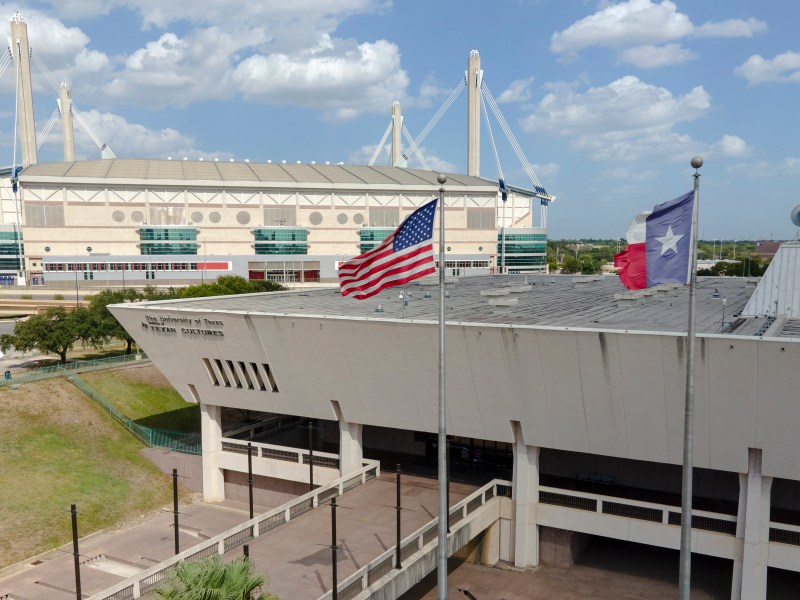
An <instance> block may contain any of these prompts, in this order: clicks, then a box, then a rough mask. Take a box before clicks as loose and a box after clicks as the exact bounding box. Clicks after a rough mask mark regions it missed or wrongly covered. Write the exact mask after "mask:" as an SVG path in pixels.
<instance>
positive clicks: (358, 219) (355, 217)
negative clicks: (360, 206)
mask: <svg viewBox="0 0 800 600" xmlns="http://www.w3.org/2000/svg"><path fill="white" fill-rule="evenodd" d="M363 222H364V215H362V214H361V213H359V214H357V215H353V223H355V224H356V225H361V224H362V223H363Z"/></svg>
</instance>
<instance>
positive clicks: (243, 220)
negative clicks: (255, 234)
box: [236, 210, 250, 225]
mask: <svg viewBox="0 0 800 600" xmlns="http://www.w3.org/2000/svg"><path fill="white" fill-rule="evenodd" d="M236 222H237V223H239V225H247V224H248V223H249V222H250V213H249V212H247V211H246V210H240V211H239V212H238V213H236Z"/></svg>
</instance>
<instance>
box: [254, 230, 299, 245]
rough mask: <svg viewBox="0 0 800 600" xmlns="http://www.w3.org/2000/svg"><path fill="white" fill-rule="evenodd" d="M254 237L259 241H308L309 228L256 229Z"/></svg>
mask: <svg viewBox="0 0 800 600" xmlns="http://www.w3.org/2000/svg"><path fill="white" fill-rule="evenodd" d="M253 239H255V241H257V242H268V241H276V242H306V241H308V229H284V228H274V229H272V228H267V229H254V230H253Z"/></svg>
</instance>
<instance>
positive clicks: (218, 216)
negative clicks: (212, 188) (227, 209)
mask: <svg viewBox="0 0 800 600" xmlns="http://www.w3.org/2000/svg"><path fill="white" fill-rule="evenodd" d="M208 220H209V221H211V222H212V223H219V222H220V221H221V220H222V215H221V214H219V213H218V212H217V211H214V212H212V213H211V214H210V215H208Z"/></svg>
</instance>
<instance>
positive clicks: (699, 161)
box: [692, 156, 703, 169]
mask: <svg viewBox="0 0 800 600" xmlns="http://www.w3.org/2000/svg"><path fill="white" fill-rule="evenodd" d="M702 166H703V157H702V156H695V157H694V158H693V159H692V168H693V169H699V168H700V167H702Z"/></svg>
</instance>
